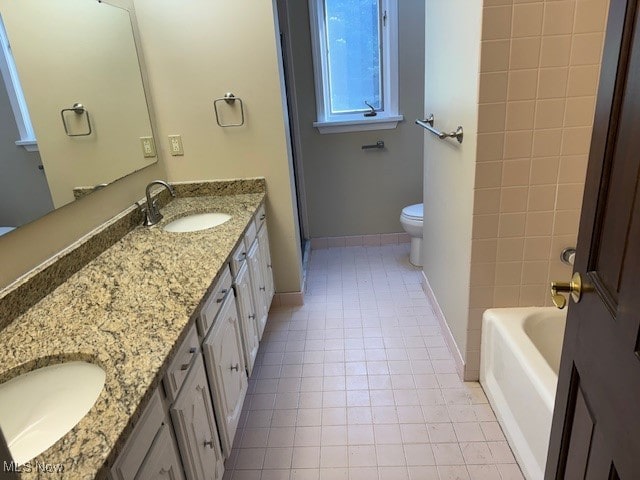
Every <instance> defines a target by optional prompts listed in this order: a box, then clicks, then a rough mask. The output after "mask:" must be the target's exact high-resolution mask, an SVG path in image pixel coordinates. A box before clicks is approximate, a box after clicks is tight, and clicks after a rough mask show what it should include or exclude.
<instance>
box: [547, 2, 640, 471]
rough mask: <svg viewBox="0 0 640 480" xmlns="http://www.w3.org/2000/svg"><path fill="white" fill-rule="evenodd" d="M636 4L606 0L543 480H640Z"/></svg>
mask: <svg viewBox="0 0 640 480" xmlns="http://www.w3.org/2000/svg"><path fill="white" fill-rule="evenodd" d="M638 2H639V0H611V6H610V12H609V20H608V25H607V38H606V41H605V51H604V59H603V65H602V73H601V76H600V87H599V91H598V101H597V106H596V118H595V123H594V132H593V140H592V143H591V154H590V158H589V166H588V170H587V183H586V186H585V197H584V204H583V207H582V218H581V221H580V233H579V237H578V246H577V251H578V253H577V257H576V266H575V271H576V272H579V273H580V274H581V275H582V278H583V281H584V282H586V283H588V284H589V286H590V291H587V292H586V293H585V292H583V297H582V299H581V301H580V302H579V303H572V304H571V305H570V308H569V313H568V318H567V328H566V333H565V339H564V346H563V350H562V362H561V365H560V374H559V383H558V392H557V395H556V406H555V412H554V417H553V426H552V431H551V442H550V446H549V456H548V460H547V470H546V474H545V478H546V479H547V480H551V479H560V478H566V479H569V480H574V479H575V480H578V479H605V480H606V479H610V480H614V479H618V478H619V479H623V480H638V479H640V356H639V354H638V351H639V349H640V336H639V334H640V190H639V185H638V184H639V178H640V25H639V22H640V16H639V15H638V12H637V7H638ZM558 280H563V279H558Z"/></svg>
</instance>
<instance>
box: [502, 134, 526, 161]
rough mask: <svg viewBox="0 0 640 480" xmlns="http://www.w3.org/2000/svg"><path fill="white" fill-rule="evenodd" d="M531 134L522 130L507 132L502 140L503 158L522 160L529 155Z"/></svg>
mask: <svg viewBox="0 0 640 480" xmlns="http://www.w3.org/2000/svg"><path fill="white" fill-rule="evenodd" d="M532 140H533V132H532V131H531V130H528V131H527V130H522V131H514V132H507V133H506V135H505V140H504V158H506V159H512V158H523V157H528V156H530V155H531V145H532Z"/></svg>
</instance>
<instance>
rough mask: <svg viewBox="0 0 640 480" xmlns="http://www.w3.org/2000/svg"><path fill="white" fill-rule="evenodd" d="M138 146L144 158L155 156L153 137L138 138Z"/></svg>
mask: <svg viewBox="0 0 640 480" xmlns="http://www.w3.org/2000/svg"><path fill="white" fill-rule="evenodd" d="M140 144H141V145H142V154H143V155H144V157H145V158H150V157H155V156H156V144H155V142H154V141H153V137H140Z"/></svg>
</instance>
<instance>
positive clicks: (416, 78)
mask: <svg viewBox="0 0 640 480" xmlns="http://www.w3.org/2000/svg"><path fill="white" fill-rule="evenodd" d="M287 8H288V16H289V33H290V37H291V43H292V49H293V58H292V62H291V66H292V68H293V76H294V77H295V98H296V102H297V106H298V118H296V119H294V120H295V128H296V129H297V130H298V132H299V135H300V137H301V143H300V148H299V150H298V152H297V153H298V155H300V157H301V159H302V164H303V169H304V185H305V190H306V198H307V216H308V221H309V234H310V237H311V238H316V237H333V236H345V235H365V234H375V233H391V232H401V231H402V227H401V225H400V222H399V217H400V211H401V210H402V208H403V207H405V206H407V205H410V204H413V203H420V202H421V201H422V200H421V198H422V133H421V132H420V129H419V128H418V127H417V126H416V125H414V123H413V122H414V120H415V119H416V118H421V117H422V114H423V111H422V107H423V100H424V27H425V25H424V11H425V2H424V1H422V0H402V1H400V2H398V14H399V18H398V21H399V72H398V80H399V94H400V95H399V105H400V113H401V114H403V115H404V117H405V121H404V122H400V123H399V124H398V127H397V128H396V129H393V130H378V131H370V132H357V133H339V134H324V135H322V134H320V133H319V132H318V130H317V129H316V128H314V127H313V125H312V124H313V122H314V121H316V120H317V118H316V101H315V85H314V77H313V61H312V57H311V37H310V33H309V11H308V2H307V1H288V2H287ZM378 140H383V141H384V142H385V146H386V148H385V150H382V151H378V150H371V151H363V150H362V149H361V146H362V145H365V144H375V143H376V141H378Z"/></svg>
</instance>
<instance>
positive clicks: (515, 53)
mask: <svg viewBox="0 0 640 480" xmlns="http://www.w3.org/2000/svg"><path fill="white" fill-rule="evenodd" d="M540 43H541V40H540V37H525V38H514V39H513V40H512V41H511V54H510V56H509V68H510V69H511V70H518V69H524V68H537V67H538V61H539V57H540Z"/></svg>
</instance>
